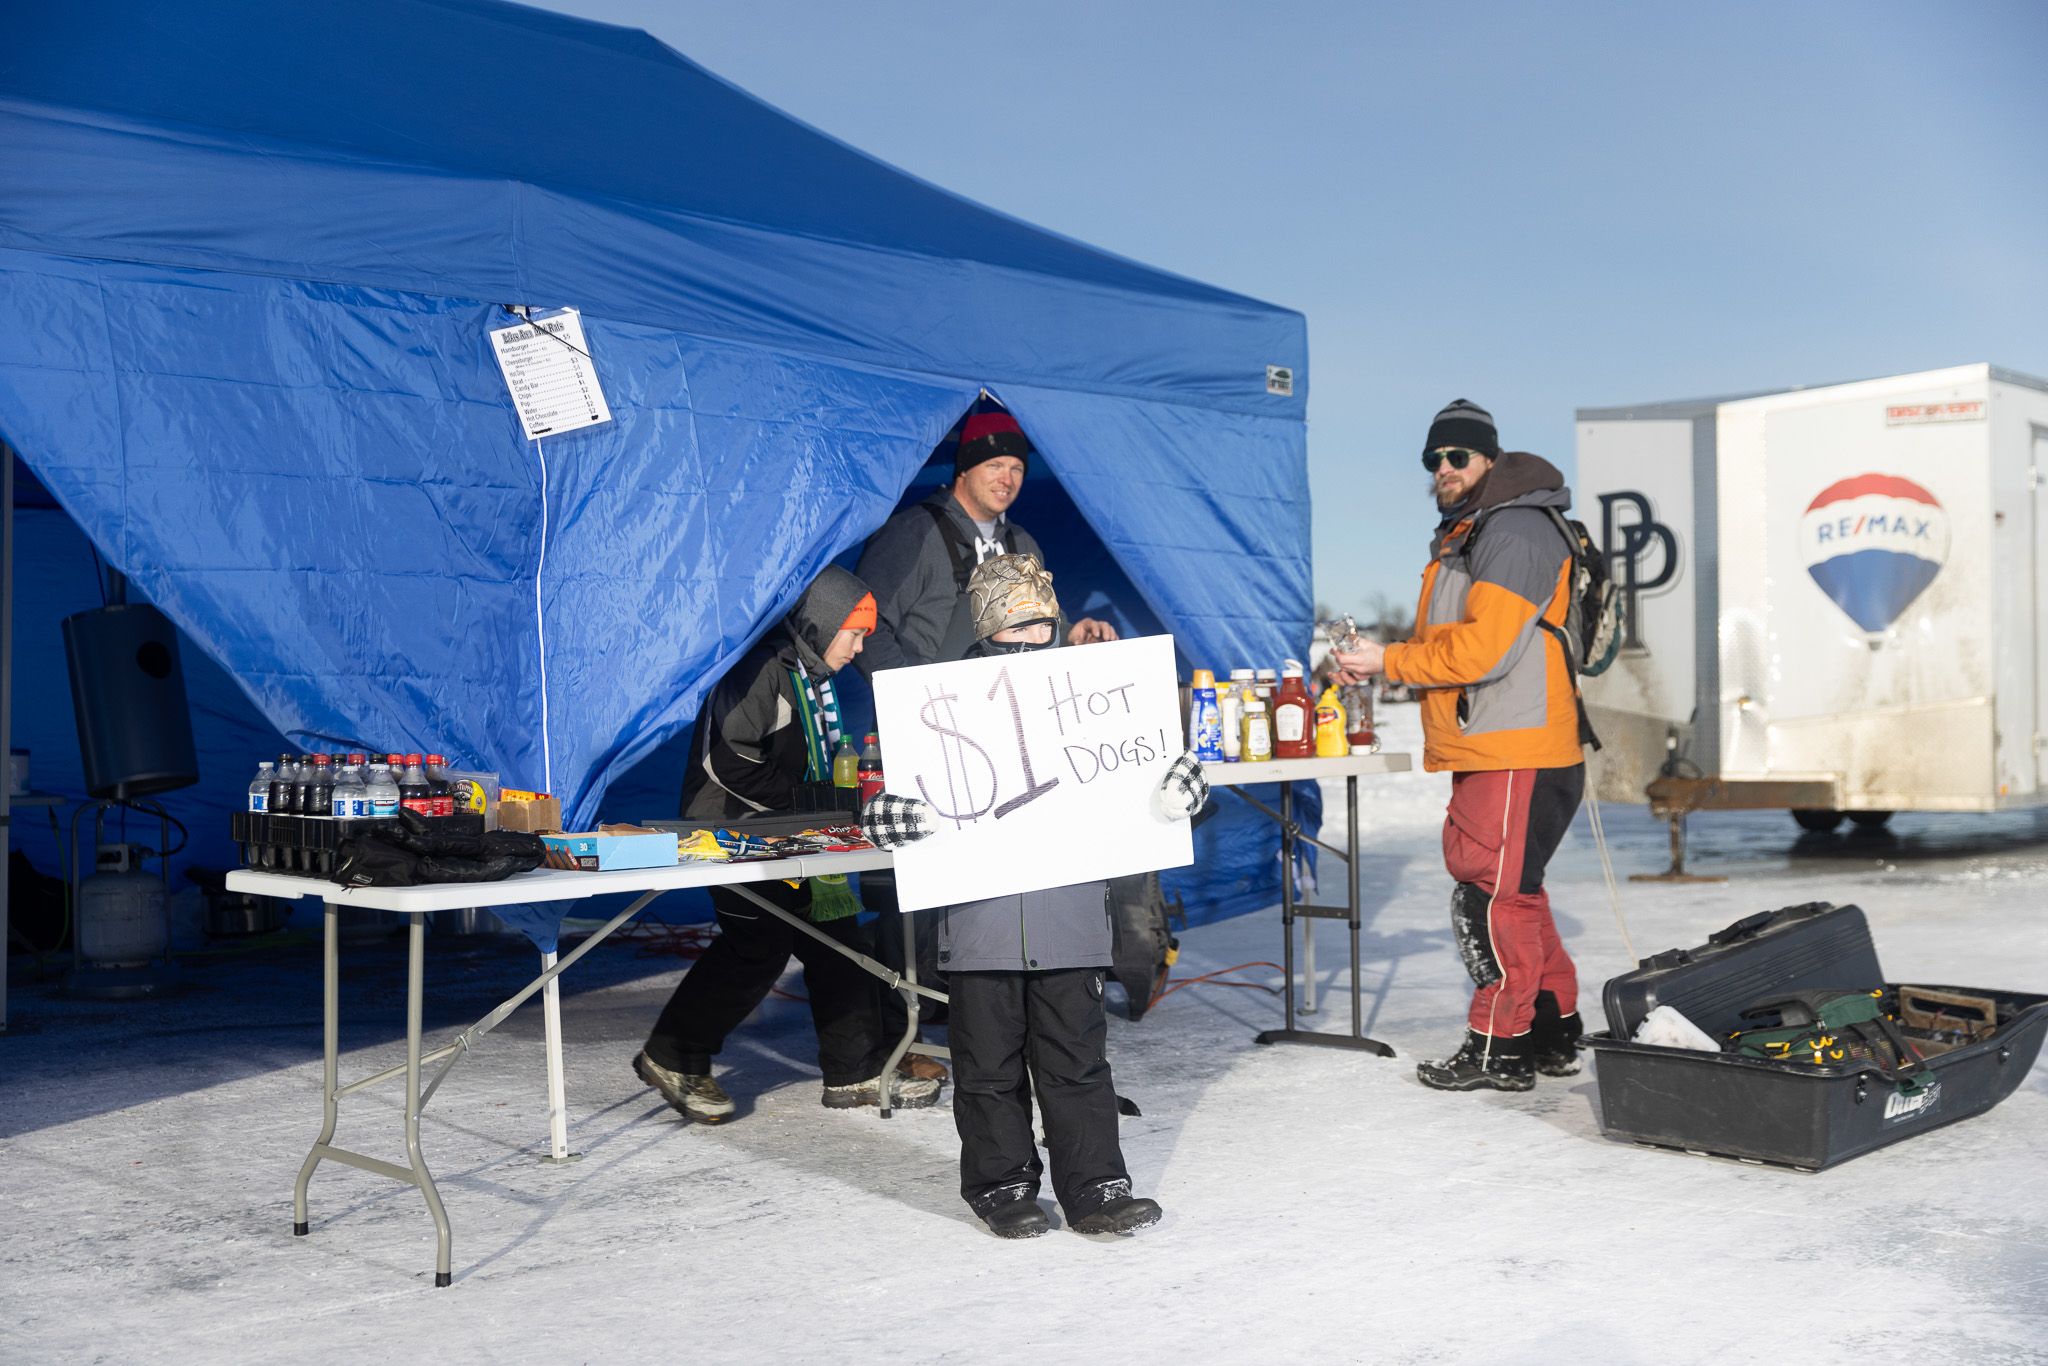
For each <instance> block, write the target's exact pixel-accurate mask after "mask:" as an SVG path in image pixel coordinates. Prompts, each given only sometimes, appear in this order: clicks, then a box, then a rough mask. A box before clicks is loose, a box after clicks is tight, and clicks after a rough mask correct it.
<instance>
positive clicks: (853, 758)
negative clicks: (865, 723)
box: [832, 737, 860, 787]
mask: <svg viewBox="0 0 2048 1366" xmlns="http://www.w3.org/2000/svg"><path fill="white" fill-rule="evenodd" d="M832 785H833V786H834V787H859V786H860V753H859V751H857V750H855V749H854V747H853V741H851V740H848V739H845V738H844V737H842V738H841V739H840V741H839V751H838V752H837V753H836V754H834V755H833V756H832Z"/></svg>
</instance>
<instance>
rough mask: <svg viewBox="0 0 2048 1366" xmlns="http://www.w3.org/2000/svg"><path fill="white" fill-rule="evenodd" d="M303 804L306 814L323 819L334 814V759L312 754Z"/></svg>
mask: <svg viewBox="0 0 2048 1366" xmlns="http://www.w3.org/2000/svg"><path fill="white" fill-rule="evenodd" d="M304 805H305V812H304V814H306V815H308V816H315V817H319V818H321V819H325V818H327V817H329V816H332V815H333V814H334V761H333V760H332V759H330V758H328V757H327V756H326V755H325V754H316V755H314V756H313V763H312V768H311V771H310V772H309V773H307V774H306V795H305V803H304Z"/></svg>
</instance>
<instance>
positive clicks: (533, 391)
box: [491, 308, 612, 441]
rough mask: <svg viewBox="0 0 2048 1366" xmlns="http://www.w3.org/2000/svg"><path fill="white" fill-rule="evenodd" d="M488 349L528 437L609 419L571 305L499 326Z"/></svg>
mask: <svg viewBox="0 0 2048 1366" xmlns="http://www.w3.org/2000/svg"><path fill="white" fill-rule="evenodd" d="M491 347H492V349H494V350H495V351H496V352H497V353H498V368H499V369H500V370H503V371H504V372H505V387H506V388H507V389H510V390H511V391H512V404H513V406H514V407H516V408H517V409H518V410H519V421H520V423H521V424H522V425H523V426H525V428H526V438H527V440H529V441H538V440H540V438H542V437H544V436H560V435H561V434H562V433H563V432H573V431H575V430H577V429H578V428H579V427H590V426H595V425H596V424H597V423H600V422H609V421H611V420H612V410H611V409H610V408H609V407H607V406H605V401H604V390H603V389H602V388H600V387H598V383H597V367H596V366H594V365H592V364H591V361H590V346H589V344H588V343H586V342H585V341H584V340H583V317H582V315H581V314H579V313H578V312H577V311H576V310H575V309H573V308H569V309H564V310H562V311H561V312H560V313H557V314H556V315H555V316H554V317H552V318H537V319H535V320H534V321H532V322H527V323H520V324H519V325H518V326H516V327H501V328H499V329H498V330H497V331H495V332H493V333H491Z"/></svg>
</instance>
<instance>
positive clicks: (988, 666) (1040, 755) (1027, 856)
mask: <svg viewBox="0 0 2048 1366" xmlns="http://www.w3.org/2000/svg"><path fill="white" fill-rule="evenodd" d="M874 689H875V721H876V725H877V727H878V728H879V730H880V732H881V736H882V760H883V765H882V766H883V771H884V773H885V774H886V775H887V779H888V790H889V791H890V792H893V793H896V794H897V795H899V796H905V797H916V798H919V799H920V800H922V801H925V802H929V803H930V804H931V806H932V808H933V810H934V811H936V812H937V813H938V816H939V833H938V834H936V835H933V836H932V837H930V838H929V839H924V840H920V841H918V842H917V843H916V844H911V845H907V846H905V847H904V848H902V849H899V850H897V851H896V897H897V901H898V903H899V904H900V905H901V906H902V908H903V909H904V910H906V911H916V910H923V909H925V908H927V907H930V906H947V905H952V904H953V903H955V902H961V901H972V900H975V899H977V898H979V897H989V896H1003V895H1008V894H1011V893H1015V892H1029V891H1036V890H1038V889H1040V888H1044V887H1064V886H1066V885H1068V884H1069V883H1074V882H1091V881H1094V880H1096V879H1098V878H1110V877H1120V876H1122V875H1124V874H1127V873H1142V872H1149V871H1151V870H1152V869H1155V868H1177V867H1180V866H1182V865H1183V864H1188V863H1192V862H1193V861H1194V857H1195V853H1194V838H1193V836H1192V834H1191V833H1190V831H1189V826H1188V823H1187V822H1186V821H1184V820H1181V821H1175V820H1168V819H1167V818H1166V817H1165V816H1164V815H1163V814H1162V813H1161V812H1160V810H1159V803H1158V801H1157V799H1156V796H1155V794H1156V792H1157V790H1158V787H1159V782H1160V779H1161V778H1163V777H1164V776H1165V774H1166V769H1167V767H1168V765H1170V764H1171V763H1172V762H1173V761H1174V760H1175V759H1176V758H1178V757H1179V755H1180V753H1181V751H1182V750H1183V749H1185V748H1186V746H1185V745H1184V744H1183V743H1182V741H1181V736H1180V693H1179V684H1178V680H1177V677H1176V675H1175V673H1174V666H1173V638H1172V637H1171V636H1145V637H1142V638H1140V639H1137V640H1120V641H1112V642H1108V643H1105V644H1097V645H1081V646H1070V647H1065V648H1061V649H1051V650H1032V651H1029V652H1026V653H1023V654H1014V655H1002V656H998V657H996V658H993V659H968V660H961V661H959V662H958V663H953V664H924V665H919V666H917V667H915V668H908V669H885V670H883V671H882V672H880V673H878V674H876V675H875V677H874Z"/></svg>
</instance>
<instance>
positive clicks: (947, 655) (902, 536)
mask: <svg viewBox="0 0 2048 1366" xmlns="http://www.w3.org/2000/svg"><path fill="white" fill-rule="evenodd" d="M933 508H937V509H938V510H939V512H940V513H941V514H942V515H943V516H945V517H946V518H947V520H948V521H949V522H950V523H951V524H952V526H953V527H954V529H955V530H956V531H957V532H958V533H959V536H960V538H962V539H963V540H964V543H965V544H966V545H967V546H970V547H971V546H973V545H974V544H975V542H976V540H977V539H978V537H979V536H980V532H979V531H978V530H977V529H976V527H975V525H974V521H973V519H972V518H970V517H969V516H968V515H967V511H966V509H965V508H962V507H961V506H960V504H959V502H958V501H957V500H956V499H955V498H954V497H953V491H952V489H951V488H940V489H938V490H936V491H934V492H933V493H932V495H931V496H930V497H929V498H926V499H925V500H924V501H923V502H921V503H915V504H912V505H911V506H910V507H907V508H905V509H903V511H901V512H899V513H897V514H896V515H895V516H893V517H891V518H890V519H889V520H888V521H886V522H884V523H883V524H882V529H881V530H880V531H877V532H876V533H875V534H874V535H873V536H870V537H869V538H868V543H867V546H866V548H865V549H863V550H862V551H861V555H860V564H859V565H858V566H857V567H856V569H855V572H856V573H858V574H859V575H860V579H861V582H863V583H865V584H866V585H867V586H868V587H869V589H871V590H872V591H873V592H874V595H875V608H876V612H877V616H878V618H879V619H878V620H877V621H876V623H875V629H874V632H873V634H871V635H870V636H869V637H868V638H867V641H866V643H865V646H864V648H863V650H862V653H861V655H860V658H859V659H858V660H857V661H856V662H857V663H858V665H859V667H860V672H861V676H862V677H863V678H873V677H874V676H875V674H876V672H877V671H879V670H882V669H900V668H904V667H906V666H908V665H912V664H936V663H938V662H940V661H941V660H950V659H959V658H960V657H961V656H962V655H964V654H965V653H966V652H967V647H968V646H970V645H972V644H973V643H974V632H973V628H972V627H971V625H970V624H969V621H970V618H969V617H968V615H967V594H966V592H965V590H964V589H963V588H962V586H961V584H962V582H963V578H962V575H961V573H960V569H961V568H962V567H963V566H960V565H957V564H956V561H955V559H954V556H953V552H952V551H951V550H950V549H949V548H948V545H947V538H946V536H945V534H944V533H943V532H941V531H940V530H939V525H938V522H937V521H936V520H934V518H933V516H932V511H931V510H932V509H933ZM996 539H997V540H999V541H1001V542H1002V543H1003V546H1004V548H1003V549H1002V550H991V551H989V552H988V553H989V554H1012V555H1032V556H1036V557H1037V559H1038V562H1039V563H1040V564H1041V565H1043V564H1045V553H1044V552H1043V551H1041V550H1040V549H1039V548H1038V542H1037V541H1035V540H1033V539H1032V537H1031V533H1030V532H1028V531H1026V530H1025V529H1024V528H1023V527H1020V526H1018V525H1017V524H1016V523H1015V522H1012V521H1010V520H1009V519H1008V518H1007V517H1002V518H998V519H997V521H996ZM986 558H987V555H977V556H976V559H975V561H974V563H975V564H979V563H980V562H981V560H983V559H986ZM1046 567H1047V568H1050V567H1051V566H1049V565H1048V566H1046ZM964 568H965V569H968V570H971V569H972V568H973V565H972V564H969V565H965V566H964ZM956 612H957V614H958V617H959V620H958V621H957V622H956V621H955V619H954V618H955V614H956ZM949 628H950V629H949Z"/></svg>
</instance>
